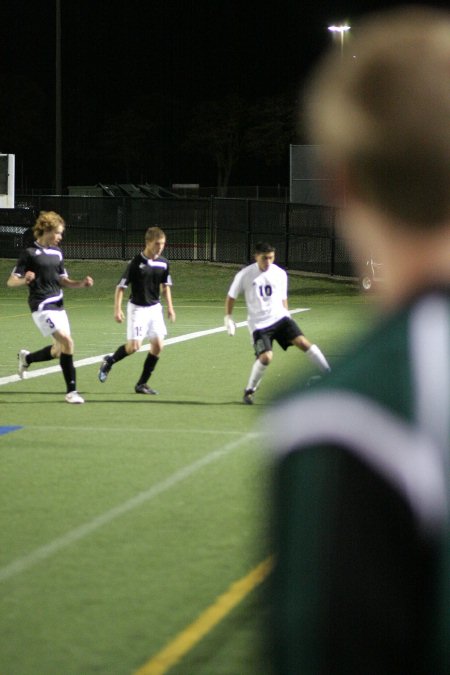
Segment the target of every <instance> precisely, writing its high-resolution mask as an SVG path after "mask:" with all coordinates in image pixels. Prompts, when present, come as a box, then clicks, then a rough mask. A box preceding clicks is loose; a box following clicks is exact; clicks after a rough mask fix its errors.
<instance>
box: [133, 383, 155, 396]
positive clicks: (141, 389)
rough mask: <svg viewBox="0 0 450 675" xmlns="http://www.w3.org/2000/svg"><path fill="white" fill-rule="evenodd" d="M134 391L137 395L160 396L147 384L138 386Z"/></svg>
mask: <svg viewBox="0 0 450 675" xmlns="http://www.w3.org/2000/svg"><path fill="white" fill-rule="evenodd" d="M134 391H135V392H136V394H153V395H154V396H156V395H157V394H158V392H157V391H155V390H154V389H152V388H151V387H149V386H148V384H145V382H144V384H137V385H136V386H135V388H134Z"/></svg>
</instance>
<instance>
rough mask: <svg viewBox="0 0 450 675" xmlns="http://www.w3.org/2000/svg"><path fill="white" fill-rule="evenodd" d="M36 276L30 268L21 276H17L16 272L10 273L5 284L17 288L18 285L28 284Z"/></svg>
mask: <svg viewBox="0 0 450 675" xmlns="http://www.w3.org/2000/svg"><path fill="white" fill-rule="evenodd" d="M35 278H36V275H35V273H34V272H32V271H31V270H28V271H27V272H25V274H24V275H23V277H19V276H17V274H11V276H10V277H9V278H8V280H7V282H6V285H7V286H9V288H19V286H28V285H29V284H31V282H32V281H34V279H35Z"/></svg>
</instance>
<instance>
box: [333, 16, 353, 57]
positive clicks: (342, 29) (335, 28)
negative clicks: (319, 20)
mask: <svg viewBox="0 0 450 675" xmlns="http://www.w3.org/2000/svg"><path fill="white" fill-rule="evenodd" d="M328 30H329V31H331V32H332V33H333V34H334V35H336V33H339V35H340V43H341V59H343V58H344V35H345V33H347V31H349V30H350V26H348V25H347V24H346V23H343V24H341V25H340V26H328Z"/></svg>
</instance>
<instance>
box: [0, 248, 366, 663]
mask: <svg viewBox="0 0 450 675" xmlns="http://www.w3.org/2000/svg"><path fill="white" fill-rule="evenodd" d="M169 255H170V252H169ZM13 263H14V261H8V260H0V276H1V278H2V279H3V280H4V281H3V282H2V284H1V286H0V329H1V335H2V349H1V352H0V427H3V428H4V427H14V426H17V427H20V428H19V429H16V430H11V431H10V432H9V433H5V434H2V435H0V456H1V498H0V499H1V514H2V538H1V539H2V545H1V550H0V597H1V605H0V634H1V636H2V637H1V646H0V675H72V674H73V675H75V674H76V675H91V674H98V675H132V674H133V673H139V674H140V675H144V674H145V675H150V674H153V675H155V674H156V673H166V672H170V673H171V674H173V675H250V674H260V673H265V672H267V667H266V664H265V663H264V655H263V649H262V648H261V645H260V635H261V621H262V619H263V617H264V606H263V602H262V599H261V595H260V591H261V586H260V584H259V582H260V580H261V578H263V577H264V570H263V573H262V574H260V575H259V577H257V578H256V579H255V578H254V576H252V573H253V572H254V570H255V569H256V571H258V567H257V566H258V565H259V564H260V563H261V562H263V561H264V560H266V558H267V556H269V555H270V551H268V550H267V546H266V540H265V537H264V525H265V520H266V504H265V499H266V493H265V484H266V479H267V474H266V469H267V466H266V462H265V455H264V453H262V451H261V439H260V437H259V435H258V420H259V419H260V417H261V416H263V415H264V411H265V409H266V407H267V405H268V404H270V400H271V398H272V397H273V396H274V395H275V394H276V393H277V392H279V391H282V390H283V389H284V388H285V387H286V386H287V384H288V383H289V382H290V381H292V380H293V379H294V380H296V379H298V380H300V379H301V378H305V377H307V376H308V375H311V374H312V373H313V371H312V370H311V366H310V364H309V361H308V359H306V358H305V356H304V355H303V354H301V353H300V352H299V351H298V350H294V349H290V350H289V351H288V352H286V353H284V352H282V351H281V350H280V349H279V348H278V347H275V355H274V361H273V364H272V365H271V367H270V368H269V370H268V372H267V375H266V377H265V379H264V380H263V383H262V385H261V388H260V390H259V391H258V394H257V397H256V403H255V405H254V406H245V405H243V404H242V403H241V396H242V392H243V389H244V387H245V384H246V381H247V377H248V374H249V370H250V367H251V364H252V361H253V356H252V350H251V344H250V337H249V334H248V331H247V328H246V327H241V328H239V329H238V330H237V333H236V336H235V337H234V338H230V337H229V336H228V335H227V334H226V333H225V332H224V331H223V330H219V331H216V332H209V331H213V329H218V328H222V325H223V304H224V298H225V295H226V292H227V290H228V286H229V284H230V282H231V280H232V277H233V275H234V273H235V272H236V269H237V268H235V267H232V266H230V267H227V266H214V265H205V264H200V263H188V262H186V263H182V262H178V263H174V264H173V266H172V276H173V281H174V287H173V298H174V305H175V309H176V312H177V321H176V323H175V324H168V329H169V335H168V343H167V345H166V347H165V350H164V352H163V354H162V357H161V360H160V362H159V364H158V367H157V369H156V371H155V373H154V376H153V377H152V379H151V384H152V386H153V387H154V388H156V389H157V390H158V391H159V392H160V393H159V396H157V397H145V396H138V395H136V394H135V393H134V384H135V382H136V380H137V378H138V376H139V374H140V371H141V367H142V363H143V360H144V358H145V354H144V353H138V354H135V355H133V356H131V357H129V358H128V359H125V360H124V361H122V362H120V363H119V364H117V365H116V366H115V367H114V369H113V371H112V372H111V374H110V376H109V378H108V380H107V382H106V383H105V384H100V383H99V381H98V380H97V370H98V366H99V362H100V360H101V357H102V355H104V354H106V353H110V352H112V351H114V350H115V348H116V347H118V346H119V345H120V344H122V343H123V342H124V338H125V328H124V326H123V325H122V326H121V325H118V324H116V323H115V322H114V320H113V315H112V299H113V294H114V287H115V284H116V283H117V281H118V279H119V276H120V274H121V272H122V269H123V267H124V263H122V262H97V261H95V262H79V261H67V268H68V271H69V274H70V276H71V277H72V278H81V277H82V276H84V275H85V274H91V276H93V277H94V280H95V286H94V287H93V288H92V289H83V290H72V291H70V290H68V291H66V292H65V298H66V303H65V304H66V308H67V311H68V314H69V318H70V321H71V327H72V334H73V337H74V340H75V348H76V353H75V359H76V361H78V362H80V361H81V365H79V367H78V369H77V380H78V390H79V391H80V393H81V394H82V395H83V396H84V398H85V399H86V404H85V405H82V406H75V405H67V404H66V403H65V402H64V386H63V379H62V375H61V373H60V372H59V369H58V367H57V363H56V362H48V363H44V364H34V365H33V366H31V368H30V372H32V373H33V374H36V375H38V376H37V377H30V378H27V379H26V380H24V381H18V380H17V378H16V377H14V376H15V374H16V364H17V357H16V354H17V351H18V350H19V349H20V348H26V349H29V350H31V351H32V350H35V349H37V348H40V347H42V346H44V344H45V340H44V339H43V338H42V337H41V336H40V334H39V333H38V331H37V329H36V328H35V326H34V324H33V322H32V319H31V316H30V313H29V311H28V306H27V303H26V290H25V289H8V288H7V287H6V285H5V283H6V279H7V277H8V275H9V273H10V271H11V269H12V266H13ZM290 308H291V309H294V308H300V309H305V308H307V309H308V311H305V312H303V313H299V314H296V315H295V318H296V320H297V321H298V323H299V324H300V326H301V327H302V329H303V331H304V332H305V334H306V335H307V336H308V337H309V338H310V339H311V340H313V341H315V342H317V343H318V344H319V345H320V347H321V348H322V350H323V352H324V353H325V354H326V356H327V357H328V358H329V361H330V363H331V365H332V366H333V364H336V363H337V362H338V361H339V359H340V357H341V355H342V353H343V349H344V347H345V345H346V344H347V343H348V342H349V341H351V340H352V339H353V338H354V337H355V336H356V335H357V334H358V333H359V332H360V331H363V330H364V329H365V327H366V326H367V323H368V321H370V317H371V316H372V312H371V306H370V302H369V300H368V299H367V298H363V297H361V296H360V295H359V293H358V289H357V287H356V285H354V284H352V283H350V282H342V281H341V282H338V281H329V280H324V279H318V278H304V277H302V276H301V275H293V276H291V277H290ZM235 318H236V320H237V321H244V320H245V309H244V305H243V302H242V301H241V302H238V303H237V305H236V310H235ZM183 336H188V337H189V339H183ZM176 338H179V340H177V339H176ZM55 366H56V368H55ZM48 368H50V369H51V370H53V369H55V370H56V371H57V372H42V371H44V369H48ZM236 582H242V583H236ZM199 619H200V621H199ZM162 650H165V652H164V653H163V655H162V656H164V658H162V657H161V658H159V657H158V655H160V654H161V652H162Z"/></svg>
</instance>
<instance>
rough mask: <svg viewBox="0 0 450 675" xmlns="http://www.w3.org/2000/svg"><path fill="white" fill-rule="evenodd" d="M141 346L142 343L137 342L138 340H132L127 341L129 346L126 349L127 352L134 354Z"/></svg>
mask: <svg viewBox="0 0 450 675" xmlns="http://www.w3.org/2000/svg"><path fill="white" fill-rule="evenodd" d="M140 346H141V345H140V343H139V342H136V340H131V341H130V342H128V343H127V346H126V348H125V349H126V352H127V354H134V353H135V352H137V351H138V349H139V347H140Z"/></svg>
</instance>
